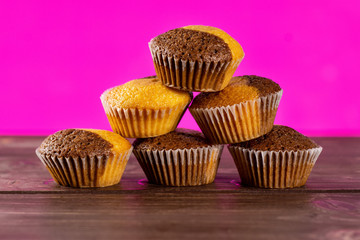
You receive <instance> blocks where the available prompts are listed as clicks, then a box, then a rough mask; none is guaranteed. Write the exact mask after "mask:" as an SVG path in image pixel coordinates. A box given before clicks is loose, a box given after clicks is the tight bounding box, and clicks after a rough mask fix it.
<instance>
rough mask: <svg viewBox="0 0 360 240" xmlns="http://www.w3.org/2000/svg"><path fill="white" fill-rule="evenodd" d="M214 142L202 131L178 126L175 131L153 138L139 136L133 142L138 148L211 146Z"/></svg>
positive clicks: (165, 148)
mask: <svg viewBox="0 0 360 240" xmlns="http://www.w3.org/2000/svg"><path fill="white" fill-rule="evenodd" d="M212 145H214V144H212V143H211V142H210V141H209V140H208V139H206V138H205V137H204V135H203V134H202V133H201V132H198V131H195V130H190V129H184V128H177V129H176V130H175V131H172V132H170V133H167V134H165V135H161V136H158V137H152V138H138V139H136V140H135V142H134V143H133V146H134V149H137V150H149V151H154V150H158V151H161V150H175V149H191V148H199V147H209V146H212Z"/></svg>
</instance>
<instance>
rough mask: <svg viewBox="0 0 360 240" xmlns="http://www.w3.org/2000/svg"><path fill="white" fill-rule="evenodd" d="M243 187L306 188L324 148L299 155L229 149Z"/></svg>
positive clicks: (282, 152) (302, 151) (309, 150)
mask: <svg viewBox="0 0 360 240" xmlns="http://www.w3.org/2000/svg"><path fill="white" fill-rule="evenodd" d="M228 148H229V151H230V153H231V155H232V157H233V159H234V162H235V165H236V167H237V170H238V172H239V175H240V178H241V183H242V184H244V185H248V186H254V187H261V188H294V187H301V186H304V185H305V183H306V181H307V179H308V177H309V175H310V172H311V170H312V168H313V166H314V164H315V162H316V160H317V158H318V157H319V155H320V153H321V151H322V148H321V147H318V148H312V149H308V150H298V151H255V150H249V149H246V148H242V147H237V146H229V147H228Z"/></svg>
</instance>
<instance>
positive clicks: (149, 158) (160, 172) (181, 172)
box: [134, 145, 223, 186]
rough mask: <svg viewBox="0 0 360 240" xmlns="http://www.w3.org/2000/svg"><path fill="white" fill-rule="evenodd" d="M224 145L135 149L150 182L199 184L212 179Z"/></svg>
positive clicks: (168, 184) (181, 184)
mask: <svg viewBox="0 0 360 240" xmlns="http://www.w3.org/2000/svg"><path fill="white" fill-rule="evenodd" d="M222 150H223V146H221V145H216V146H211V147H203V148H193V149H177V150H161V151H158V150H155V151H150V150H135V149H134V155H135V156H136V158H137V160H138V162H139V164H140V166H141V168H142V169H143V170H144V173H145V175H146V177H147V179H148V181H149V182H150V183H154V184H159V185H166V186H197V185H204V184H209V183H212V182H213V181H214V180H215V176H216V172H217V169H218V166H219V162H220V156H221V153H222Z"/></svg>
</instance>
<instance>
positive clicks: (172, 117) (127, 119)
mask: <svg viewBox="0 0 360 240" xmlns="http://www.w3.org/2000/svg"><path fill="white" fill-rule="evenodd" d="M104 94H105V93H104ZM104 94H103V95H102V96H101V102H102V105H103V107H104V110H105V113H106V115H107V117H108V120H109V122H110V126H111V128H112V129H113V131H114V132H116V133H118V134H119V135H121V136H122V137H126V138H147V137H155V136H158V135H162V134H166V133H168V132H171V131H173V130H175V128H176V127H177V125H178V124H179V122H180V120H181V117H182V116H183V114H184V113H185V110H186V108H187V107H188V105H189V104H186V105H183V106H178V107H176V108H164V109H137V108H116V107H112V106H110V105H109V104H107V102H106V101H105V100H104V97H103V96H104Z"/></svg>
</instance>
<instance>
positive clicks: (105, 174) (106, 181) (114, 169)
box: [36, 148, 132, 188]
mask: <svg viewBox="0 0 360 240" xmlns="http://www.w3.org/2000/svg"><path fill="white" fill-rule="evenodd" d="M131 151H132V148H130V149H129V150H128V151H126V152H125V153H121V154H119V153H113V154H112V156H110V157H106V156H86V157H56V156H48V155H45V154H41V153H40V152H39V151H38V150H36V154H37V156H38V157H39V158H40V160H41V162H42V163H43V164H44V165H45V166H46V168H47V169H48V170H49V172H50V174H51V176H52V177H53V178H54V180H55V181H56V182H57V183H58V184H60V185H62V186H68V187H78V188H87V187H106V186H111V185H114V184H117V183H119V182H120V179H121V177H122V175H123V173H124V170H125V167H126V164H127V162H128V160H129V157H130V154H131Z"/></svg>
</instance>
